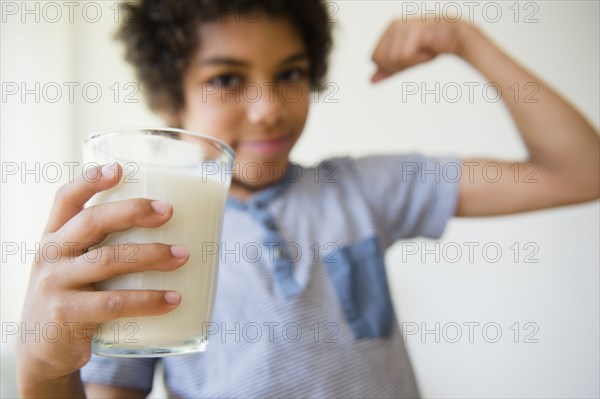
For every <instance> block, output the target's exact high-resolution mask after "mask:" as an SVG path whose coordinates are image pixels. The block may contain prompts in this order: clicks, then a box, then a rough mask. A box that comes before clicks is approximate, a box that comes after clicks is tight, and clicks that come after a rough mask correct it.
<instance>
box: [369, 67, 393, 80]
mask: <svg viewBox="0 0 600 399" xmlns="http://www.w3.org/2000/svg"><path fill="white" fill-rule="evenodd" d="M389 76H390V74H389V73H386V72H383V71H381V70H377V71H375V73H373V75H372V76H371V83H377V82H380V81H382V80H383V79H386V78H388V77H389Z"/></svg>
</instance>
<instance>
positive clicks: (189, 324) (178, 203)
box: [91, 167, 229, 356]
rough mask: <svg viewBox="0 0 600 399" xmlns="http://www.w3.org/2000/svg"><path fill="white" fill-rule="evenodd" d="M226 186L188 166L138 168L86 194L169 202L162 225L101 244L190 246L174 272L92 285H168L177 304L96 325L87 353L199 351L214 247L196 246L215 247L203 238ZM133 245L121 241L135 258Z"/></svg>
mask: <svg viewBox="0 0 600 399" xmlns="http://www.w3.org/2000/svg"><path fill="white" fill-rule="evenodd" d="M124 171H125V172H127V168H124ZM134 180H137V182H135V181H134ZM228 186H229V182H225V181H223V182H222V181H220V180H219V179H218V178H211V177H210V176H202V175H201V174H200V173H193V172H192V171H189V172H188V171H185V172H184V171H181V169H169V168H168V167H139V169H137V170H136V172H135V174H130V175H129V176H128V175H127V173H124V178H123V180H122V181H121V182H119V184H118V185H117V186H116V187H115V188H113V189H111V190H108V191H105V192H102V193H99V194H96V195H95V196H94V198H93V201H92V202H91V203H104V202H111V201H118V200H123V199H129V198H151V199H157V200H164V201H167V202H169V203H171V204H172V205H173V216H172V218H171V219H170V220H169V221H168V222H167V223H166V224H164V225H163V226H161V227H158V228H133V229H130V230H127V231H125V232H118V233H113V234H110V235H109V236H108V237H107V238H106V240H105V241H104V242H103V243H102V245H109V244H112V243H115V242H119V243H121V244H125V243H155V242H159V243H165V244H171V245H183V246H186V247H187V248H188V249H189V250H190V256H189V260H188V261H187V263H186V264H185V265H183V266H181V267H180V268H179V269H176V270H174V271H169V272H158V271H144V272H139V273H131V274H124V275H120V276H117V277H114V278H111V279H109V280H106V281H103V282H99V283H97V284H96V286H97V288H98V289H99V290H117V289H128V290H130V289H134V290H142V289H152V290H174V291H177V292H179V293H180V294H181V303H180V304H179V306H178V307H177V308H175V309H174V310H173V311H171V312H170V313H167V314H165V315H162V316H152V317H130V318H122V319H117V320H114V321H111V322H108V323H103V324H101V325H100V326H99V328H98V330H97V332H96V336H95V342H94V351H95V352H100V353H102V354H108V355H118V356H127V355H130V356H150V355H154V356H156V355H159V356H163V355H165V354H174V353H185V352H189V351H199V350H204V347H205V344H206V331H205V328H206V326H207V324H208V323H209V322H210V320H211V312H212V308H213V300H214V297H215V287H216V277H217V262H218V254H214V252H216V251H214V250H211V251H203V248H204V249H206V248H207V245H210V246H209V247H208V248H215V245H211V244H216V243H218V242H219V241H220V238H221V223H222V217H223V208H224V205H225V199H226V196H227V189H228ZM217 245H218V244H217ZM135 251H137V248H136V246H135V245H131V246H130V247H128V248H127V251H126V252H127V255H126V257H127V260H128V261H129V260H131V261H135V259H139V257H137V256H136V254H135ZM123 259H125V257H124V258H123Z"/></svg>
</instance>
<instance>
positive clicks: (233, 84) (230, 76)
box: [208, 73, 242, 89]
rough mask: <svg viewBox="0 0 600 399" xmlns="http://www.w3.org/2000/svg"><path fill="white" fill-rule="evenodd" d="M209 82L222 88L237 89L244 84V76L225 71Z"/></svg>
mask: <svg viewBox="0 0 600 399" xmlns="http://www.w3.org/2000/svg"><path fill="white" fill-rule="evenodd" d="M208 84H210V85H213V86H216V87H218V88H220V89H237V88H239V87H240V86H241V84H242V78H241V77H240V76H239V75H237V74H235V73H225V74H222V75H219V76H215V77H214V78H212V79H211V80H209V81H208Z"/></svg>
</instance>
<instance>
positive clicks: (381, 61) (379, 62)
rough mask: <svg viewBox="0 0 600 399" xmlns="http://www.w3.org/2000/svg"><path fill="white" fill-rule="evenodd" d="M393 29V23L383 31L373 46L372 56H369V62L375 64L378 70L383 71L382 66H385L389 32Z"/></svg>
mask: <svg viewBox="0 0 600 399" xmlns="http://www.w3.org/2000/svg"><path fill="white" fill-rule="evenodd" d="M392 27H393V23H392V24H390V26H389V27H388V28H387V29H386V30H385V32H384V33H383V35H382V36H381V38H380V39H379V42H378V43H377V45H376V46H375V50H374V51H373V55H372V56H371V60H372V61H373V62H374V63H375V65H376V67H377V69H378V70H382V71H383V70H384V65H385V64H386V55H387V54H388V53H389V47H390V45H391V38H390V35H391V30H392Z"/></svg>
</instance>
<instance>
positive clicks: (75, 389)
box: [19, 371, 86, 398]
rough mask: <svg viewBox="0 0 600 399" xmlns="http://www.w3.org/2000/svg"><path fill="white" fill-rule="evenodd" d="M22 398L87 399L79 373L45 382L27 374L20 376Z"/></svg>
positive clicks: (20, 394)
mask: <svg viewBox="0 0 600 399" xmlns="http://www.w3.org/2000/svg"><path fill="white" fill-rule="evenodd" d="M19 396H20V397H21V398H85V397H86V395H85V390H84V389H83V384H82V382H81V377H80V375H79V371H76V372H74V373H73V374H69V375H68V376H65V377H62V378H59V379H55V380H45V379H41V378H38V377H36V376H35V375H31V374H29V373H27V372H24V373H21V375H19Z"/></svg>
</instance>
